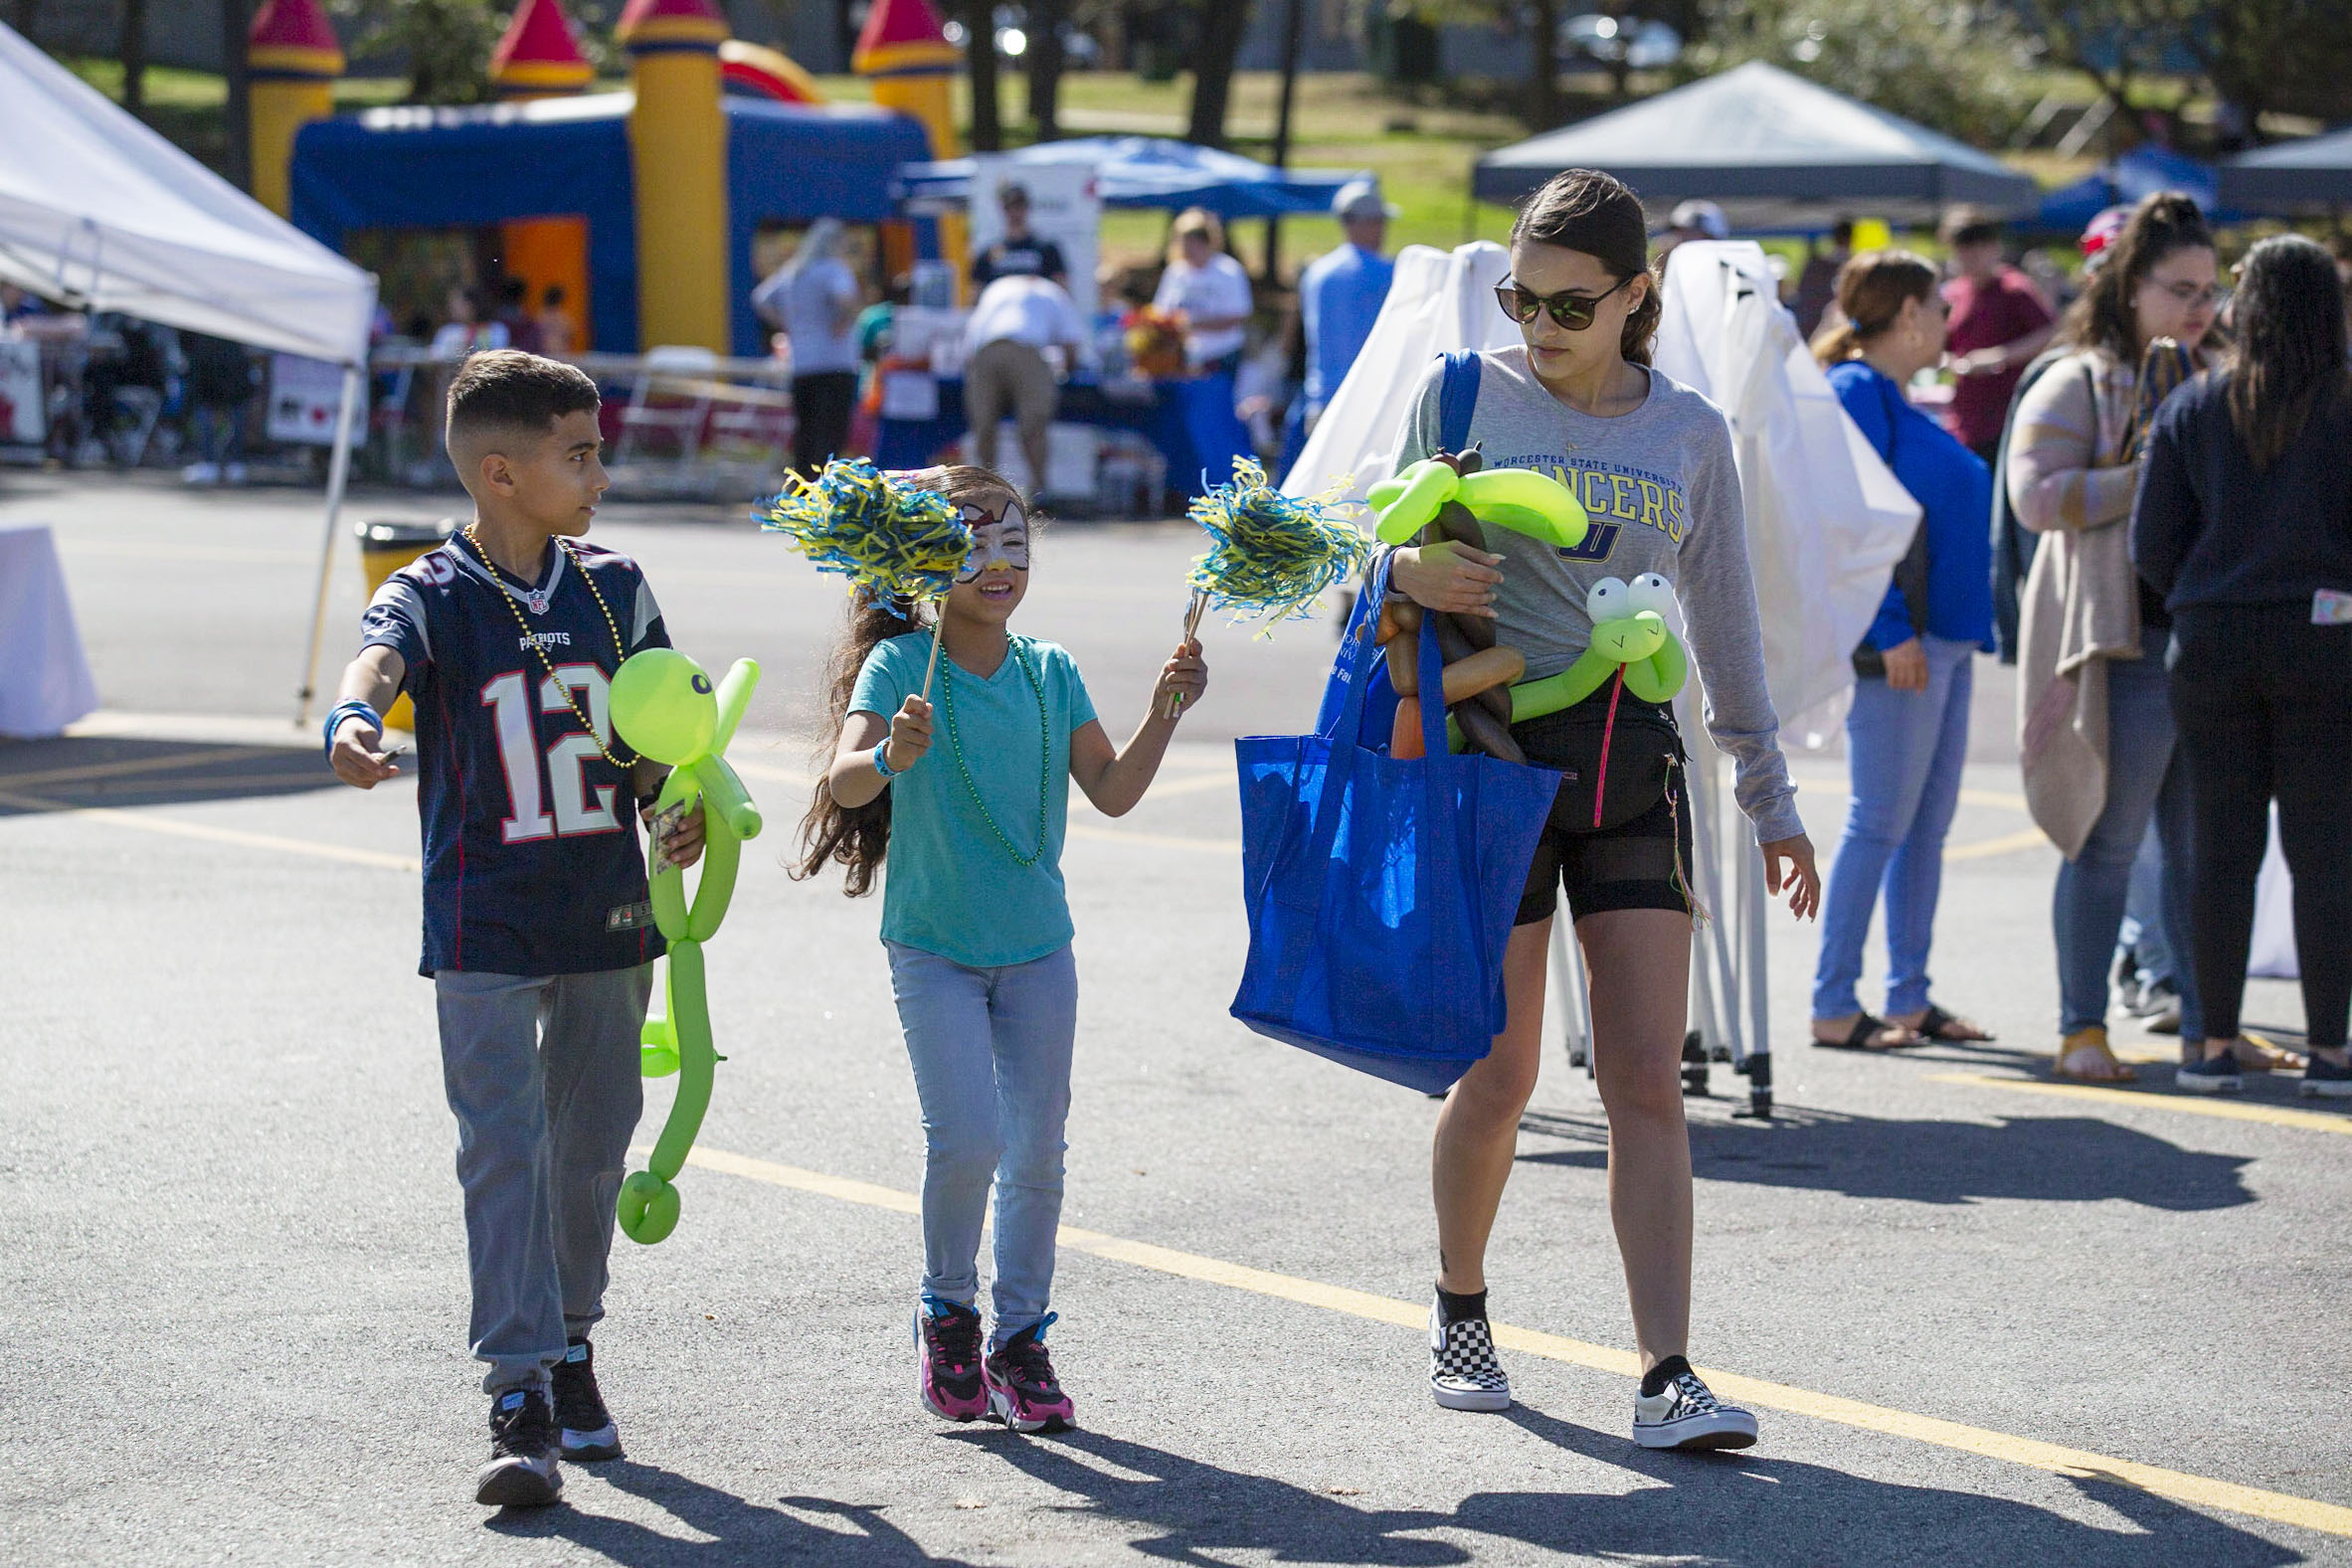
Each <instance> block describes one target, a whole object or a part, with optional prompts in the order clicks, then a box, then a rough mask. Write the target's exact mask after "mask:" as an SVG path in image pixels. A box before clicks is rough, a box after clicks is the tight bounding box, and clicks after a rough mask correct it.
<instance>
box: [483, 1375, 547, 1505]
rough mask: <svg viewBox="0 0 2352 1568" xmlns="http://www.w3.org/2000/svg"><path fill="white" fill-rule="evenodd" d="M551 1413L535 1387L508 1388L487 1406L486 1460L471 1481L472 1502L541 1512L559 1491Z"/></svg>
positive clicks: (544, 1396)
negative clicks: (488, 1418)
mask: <svg viewBox="0 0 2352 1568" xmlns="http://www.w3.org/2000/svg"><path fill="white" fill-rule="evenodd" d="M556 1451H557V1440H556V1427H555V1412H554V1411H552V1410H550V1409H548V1407H547V1396H546V1395H545V1394H542V1393H540V1392H539V1391H538V1390H537V1389H535V1388H510V1389H508V1390H507V1391H506V1392H505V1393H503V1394H500V1395H499V1396H498V1397H497V1399H496V1400H495V1401H493V1402H492V1403H491V1405H490V1462H489V1463H488V1464H487V1465H484V1466H483V1467H482V1468H481V1470H480V1472H479V1473H478V1474H477V1475H476V1476H475V1477H474V1478H473V1500H474V1501H476V1502H481V1503H487V1504H488V1505H489V1506H491V1507H493V1508H544V1507H546V1506H547V1505H548V1504H549V1503H551V1502H553V1501H555V1498H556V1493H558V1492H560V1491H562V1490H563V1489H564V1476H563V1472H562V1471H560V1470H559V1469H557V1468H556Z"/></svg>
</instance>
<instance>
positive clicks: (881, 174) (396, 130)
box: [292, 92, 926, 356]
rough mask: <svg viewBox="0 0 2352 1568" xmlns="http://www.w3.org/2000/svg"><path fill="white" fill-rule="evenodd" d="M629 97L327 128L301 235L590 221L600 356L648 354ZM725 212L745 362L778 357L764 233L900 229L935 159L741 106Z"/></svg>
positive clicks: (305, 179) (816, 117) (912, 142)
mask: <svg viewBox="0 0 2352 1568" xmlns="http://www.w3.org/2000/svg"><path fill="white" fill-rule="evenodd" d="M631 102H632V99H631V96H630V94H628V93H626V92H608V93H597V94H593V95H590V96H585V97H571V98H540V99H536V100H532V101H527V102H522V103H498V104H488V105H484V106H481V107H472V108H389V109H372V110H369V111H368V112H366V113H364V114H358V115H352V116H348V117H343V118H336V119H323V120H317V121H314V122H312V123H311V124H308V125H305V126H303V127H302V131H301V134H300V135H299V136H298V137H297V138H296V139H295V142H294V158H293V171H292V186H293V214H292V217H293V222H294V227H296V228H298V229H300V230H302V231H303V232H304V233H305V234H308V235H309V236H311V238H313V239H315V240H317V241H319V242H320V243H321V244H323V245H325V246H327V247H328V248H329V249H330V250H336V251H340V250H342V249H343V245H344V237H345V236H346V235H347V234H349V233H350V232H351V231H352V230H355V229H377V228H381V229H439V228H456V227H461V226H470V225H480V224H494V223H499V222H502V221H504V220H506V219H510V218H542V217H550V218H552V217H582V218H585V219H586V220H587V221H588V270H589V275H590V276H591V277H592V278H593V279H594V280H595V286H594V287H593V288H592V290H591V292H590V299H589V307H590V312H591V319H592V322H593V325H594V329H595V331H594V336H595V341H596V342H597V343H599V344H600V345H603V346H606V347H610V348H616V349H624V350H626V349H632V348H634V347H636V345H637V290H636V209H635V204H634V192H633V186H632V183H631V161H630V148H629V110H630V106H631ZM723 106H724V108H725V111H726V115H727V204H728V213H729V220H728V221H729V230H730V232H729V234H728V275H729V285H728V286H729V294H730V299H729V307H730V312H731V314H730V318H729V320H730V335H731V337H732V340H733V347H734V351H735V352H736V353H737V354H740V355H746V356H752V355H758V354H761V353H764V352H765V344H766V340H767V334H766V331H765V329H764V328H762V327H761V325H760V323H759V319H758V318H757V317H756V316H754V315H753V314H752V309H751V290H752V286H753V284H755V283H756V282H758V281H759V279H758V278H756V277H754V276H753V275H752V270H751V265H752V261H751V251H752V237H753V235H754V234H755V233H756V232H757V231H758V229H759V227H760V226H761V225H762V224H769V223H805V222H808V221H810V220H812V219H815V218H841V219H846V220H849V221H851V222H857V223H873V222H878V221H880V220H882V219H884V218H889V217H892V216H893V215H894V213H893V207H892V203H891V197H890V185H891V178H892V176H893V175H894V174H895V173H896V171H897V169H898V166H899V165H900V164H902V163H904V162H906V161H907V160H908V159H910V158H920V157H921V156H922V155H923V154H924V152H925V151H926V143H925V141H924V137H923V128H922V127H921V126H920V125H918V124H916V123H915V122H914V121H913V120H911V119H908V118H907V117H905V116H904V115H900V114H891V113H885V112H882V111H879V110H874V109H864V108H835V107H824V108H814V107H810V106H807V105H802V104H788V103H775V102H769V101H765V100H762V99H758V98H749V97H735V96H729V97H727V98H725V99H724V100H723Z"/></svg>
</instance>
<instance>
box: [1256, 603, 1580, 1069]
mask: <svg viewBox="0 0 2352 1568" xmlns="http://www.w3.org/2000/svg"><path fill="white" fill-rule="evenodd" d="M1386 592H1387V560H1386V558H1382V560H1381V563H1380V566H1379V569H1378V570H1377V572H1375V574H1374V576H1373V579H1372V581H1371V582H1370V583H1369V584H1367V585H1366V587H1365V590H1364V592H1363V594H1362V595H1361V596H1360V597H1359V598H1358V600H1357V606H1356V610H1355V613H1354V614H1353V615H1352V616H1351V617H1350V619H1349V623H1348V632H1347V635H1346V636H1345V637H1344V638H1343V639H1342V641H1341V644H1340V656H1339V660H1338V662H1337V664H1336V665H1335V667H1334V669H1333V672H1332V689H1331V691H1330V693H1328V694H1327V697H1326V701H1325V720H1324V722H1323V723H1322V724H1321V725H1320V726H1319V729H1318V733H1316V734H1314V735H1288V736H1271V735H1268V736H1252V737H1249V738H1247V739H1244V740H1241V741H1237V742H1235V743H1234V751H1235V753H1236V755H1237V758H1238V761H1239V763H1240V769H1241V843H1242V847H1241V876H1242V887H1243V896H1244V899H1245V900H1246V902H1247V905H1248V913H1249V960H1248V963H1247V965H1246V966H1245V967H1244V969H1243V970H1242V976H1241V989H1240V992H1239V994H1237V995H1236V996H1235V997H1234V998H1233V1016H1234V1017H1236V1018H1238V1019H1240V1020H1241V1021H1242V1022H1243V1023H1245V1024H1247V1025H1249V1026H1250V1027H1251V1028H1252V1029H1255V1030H1256V1031H1257V1032H1258V1033H1260V1034H1264V1035H1270V1036H1272V1037H1273V1038H1275V1039H1277V1040H1283V1041H1287V1042H1288V1043H1290V1044H1292V1045H1295V1046H1298V1047H1300V1048H1301V1049H1303V1050H1308V1051H1313V1052H1315V1053H1316V1054H1317V1055H1319V1056H1326V1057H1329V1058H1331V1059H1332V1060H1333V1061H1335V1062H1339V1063H1342V1064H1343V1065H1345V1066H1348V1067H1353V1068H1355V1069H1357V1071H1359V1072H1365V1073H1370V1074H1371V1075H1373V1076H1374V1077H1376V1078H1384V1079H1387V1080H1388V1081H1389V1082H1391V1083H1396V1084H1402V1085H1405V1086H1406V1087H1407V1088H1411V1089H1418V1090H1422V1091H1424V1092H1430V1093H1434V1092H1436V1091H1439V1090H1442V1089H1445V1088H1446V1087H1448V1086H1449V1085H1451V1084H1452V1083H1453V1082H1454V1081H1455V1080H1456V1079H1458V1078H1460V1077H1461V1076H1462V1075H1463V1074H1464V1073H1466V1072H1468V1071H1469V1070H1470V1066H1471V1064H1472V1063H1474V1062H1476V1061H1478V1060H1479V1059H1480V1058H1481V1057H1483V1056H1485V1055H1486V1054H1487V1051H1488V1049H1489V1048H1490V1047H1491V1045H1492V1043H1493V1037H1494V1035H1495V1034H1497V1033H1498V1032H1499V1031H1500V1030H1501V1029H1502V1027H1503V1019H1504V1001H1503V952H1504V948H1505V946H1506V944H1507V943H1508V942H1509V940H1510V936H1511V918H1512V915H1513V914H1514V913H1515V911H1516V910H1517V908H1518V905H1519V897H1520V891H1521V889H1522V887H1523V886H1524V885H1525V883H1526V880H1527V874H1528V865H1529V862H1530V861H1531V860H1532V859H1533V858H1534V856H1535V852H1536V840H1537V838H1538V836H1539V835H1540V834H1541V833H1542V831H1543V823H1544V819H1545V817H1546V816H1547V815H1548V814H1549V813H1550V810H1551V800H1552V796H1553V795H1554V794H1555V793H1557V792H1558V788H1559V779H1560V776H1559V775H1558V774H1557V773H1556V772H1554V771H1553V770H1551V769H1547V768H1532V767H1528V766H1525V765H1523V764H1519V763H1507V762H1504V761H1502V760H1500V759H1498V758H1493V757H1488V756H1486V755H1484V754H1483V753H1468V754H1465V755H1462V756H1454V755H1451V754H1449V753H1448V752H1447V750H1446V735H1445V710H1444V708H1443V707H1441V706H1440V705H1438V704H1437V703H1434V702H1431V703H1425V704H1423V706H1422V712H1421V731H1422V743H1423V746H1424V747H1425V749H1426V751H1427V755H1426V756H1425V757H1421V758H1417V759H1412V760H1407V761H1399V760H1398V759H1395V758H1392V757H1390V756H1388V755H1387V751H1386V738H1387V730H1388V727H1389V726H1388V724H1387V723H1386V722H1381V721H1380V720H1379V719H1378V717H1377V716H1378V715H1381V714H1393V712H1394V708H1395V701H1396V698H1395V694H1394V692H1392V691H1390V690H1389V688H1388V681H1387V677H1386V673H1385V668H1384V656H1383V655H1382V654H1381V653H1380V651H1379V649H1378V648H1377V647H1376V646H1375V645H1374V642H1373V635H1374V627H1375V626H1376V625H1377V624H1378V621H1379V612H1380V601H1381V599H1382V598H1383V597H1384V596H1385V594H1386ZM1420 643H1421V687H1422V690H1424V691H1431V692H1434V691H1436V690H1438V689H1439V687H1440V685H1441V677H1440V661H1439V656H1438V651H1437V639H1436V638H1435V637H1423V638H1421V639H1420ZM1335 709H1336V711H1335ZM1375 726H1376V727H1375Z"/></svg>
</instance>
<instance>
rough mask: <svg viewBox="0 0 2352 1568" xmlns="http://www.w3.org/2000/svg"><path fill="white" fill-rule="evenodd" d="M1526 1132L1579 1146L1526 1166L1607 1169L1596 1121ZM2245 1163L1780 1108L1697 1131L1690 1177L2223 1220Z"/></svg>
mask: <svg viewBox="0 0 2352 1568" xmlns="http://www.w3.org/2000/svg"><path fill="white" fill-rule="evenodd" d="M1520 1130H1521V1132H1523V1133H1534V1134H1536V1135H1537V1136H1538V1137H1549V1138H1564V1139H1567V1140H1570V1141H1572V1142H1575V1143H1578V1144H1580V1145H1582V1146H1580V1147H1575V1148H1556V1149H1545V1150H1541V1151H1539V1152H1534V1153H1527V1152H1523V1153H1522V1154H1521V1155H1520V1156H1519V1158H1520V1161H1521V1163H1523V1164H1531V1165H1569V1166H1575V1167H1580V1168H1584V1169H1591V1170H1599V1169H1603V1168H1605V1167H1606V1166H1607V1164H1608V1158H1609V1156H1608V1146H1607V1143H1608V1129H1607V1125H1606V1124H1605V1123H1604V1122H1603V1121H1602V1120H1601V1119H1600V1118H1599V1117H1598V1116H1597V1115H1595V1116H1592V1117H1589V1118H1583V1117H1570V1116H1561V1115H1559V1114H1557V1113H1555V1112H1541V1111H1531V1112H1529V1113H1528V1114H1527V1116H1526V1117H1524V1118H1523V1119H1522V1120H1521V1123H1520ZM2249 1163H2251V1160H2250V1159H2248V1158H2246V1157H2242V1156H2240V1155H2236V1154H2209V1153H2203V1152H2199V1151H2196V1150H2193V1149H2185V1148H2182V1147H2180V1146H2179V1145H2178V1144H2175V1143H2169V1142H2167V1141H2165V1140H2164V1139H2163V1138H2160V1137H2157V1136H2155V1135H2153V1134H2152V1133H2148V1132H2140V1131H2138V1130H2137V1129H2134V1128H2127V1127H2121V1126H2118V1125H2117V1124H2115V1123H2112V1122H2104V1121H2100V1120H2098V1119H2097V1118H2094V1117H2009V1118H2005V1119H2003V1121H2002V1123H2001V1125H1999V1126H1998V1127H1991V1126H1987V1125H1985V1124H1983V1123H1981V1122H1935V1121H1900V1120H1893V1119H1882V1118H1877V1117H1863V1116H1851V1115H1847V1114H1845V1113H1842V1112H1831V1111H1813V1110H1807V1109H1805V1108H1803V1107H1797V1106H1785V1107H1783V1108H1782V1110H1781V1112H1780V1115H1779V1118H1778V1120H1776V1121H1775V1122H1773V1123H1772V1124H1771V1125H1770V1126H1769V1127H1759V1126H1758V1125H1756V1124H1754V1123H1739V1124H1733V1125H1728V1126H1726V1125H1724V1124H1722V1123H1715V1122H1699V1121H1695V1122H1693V1123H1692V1124H1691V1168H1692V1171H1693V1173H1694V1174H1695V1175H1697V1176H1699V1177H1700V1178H1701V1179H1703V1180H1708V1181H1744V1182H1749V1183H1752V1184H1755V1185H1758V1186H1768V1187H1800V1188H1807V1189H1811V1190H1813V1191H1818V1192H1841V1193H1844V1194H1846V1195H1847V1196H1848V1197H1856V1198H1904V1199H1908V1200H1910V1201H1911V1202H1914V1203H1968V1202H1973V1201H1975V1200H1977V1199H1980V1198H2021V1199H2025V1200H2028V1201H2031V1202H2042V1203H2097V1202H2100V1201H2103V1200H2105V1199H2108V1198H2123V1199H2127V1200H2129V1201H2130V1202H2133V1203H2141V1204H2145V1205H2147V1206H2148V1207H2150V1208H2156V1209H2169V1210H2175V1211H2182V1212H2187V1211H2194V1210H2201V1209H2226V1208H2234V1207H2236V1206H2237V1205H2239V1204H2242V1203H2251V1202H2253V1201H2254V1194H2253V1193H2251V1192H2249V1191H2248V1190H2247V1188H2246V1183H2245V1182H2244V1181H2243V1180H2242V1179H2241V1178H2240V1174H2239V1172H2240V1171H2241V1169H2242V1168H2243V1167H2245V1166H2246V1165H2247V1164H2249Z"/></svg>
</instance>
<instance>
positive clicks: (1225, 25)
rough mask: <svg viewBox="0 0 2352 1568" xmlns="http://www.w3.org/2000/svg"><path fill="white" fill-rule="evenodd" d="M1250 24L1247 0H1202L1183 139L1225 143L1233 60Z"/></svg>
mask: <svg viewBox="0 0 2352 1568" xmlns="http://www.w3.org/2000/svg"><path fill="white" fill-rule="evenodd" d="M1248 25H1249V0H1201V6H1200V38H1199V40H1198V42H1197V44H1196V46H1195V47H1196V48H1197V49H1198V50H1199V53H1198V55H1197V56H1195V57H1194V59H1193V62H1192V112H1191V124H1190V125H1189V126H1188V127H1187V128H1186V129H1185V131H1184V139H1185V140H1186V141H1194V142H1198V143H1200V144H1201V145H1202V146H1204V147H1222V146H1223V145H1224V144H1225V110H1226V108H1227V106H1228V105H1229V104H1230V103H1231V101H1232V96H1233V63H1234V62H1235V61H1236V60H1237V59H1239V58H1240V55H1241V35H1242V31H1243V30H1244V29H1245V28H1246V27H1247V26H1248Z"/></svg>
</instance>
